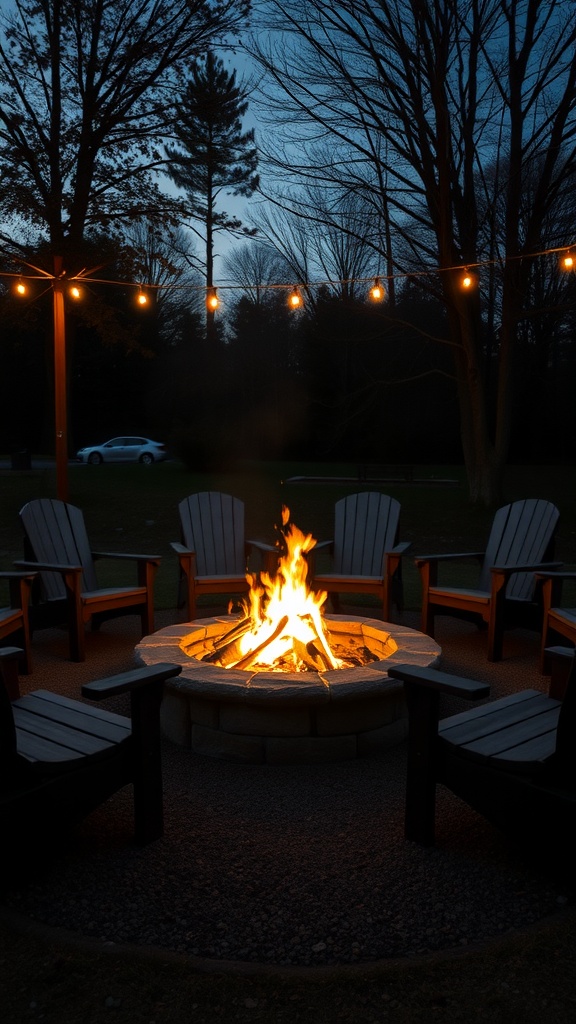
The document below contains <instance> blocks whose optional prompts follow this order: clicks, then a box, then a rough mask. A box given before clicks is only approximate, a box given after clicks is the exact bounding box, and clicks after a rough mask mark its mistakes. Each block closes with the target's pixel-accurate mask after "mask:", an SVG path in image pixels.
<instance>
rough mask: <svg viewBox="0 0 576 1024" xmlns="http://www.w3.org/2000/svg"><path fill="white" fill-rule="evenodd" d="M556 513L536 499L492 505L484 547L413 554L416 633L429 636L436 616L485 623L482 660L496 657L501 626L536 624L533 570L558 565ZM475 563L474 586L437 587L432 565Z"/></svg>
mask: <svg viewBox="0 0 576 1024" xmlns="http://www.w3.org/2000/svg"><path fill="white" fill-rule="evenodd" d="M558 518H559V512H558V509H557V508H556V506H555V505H553V504H552V503H551V502H549V501H543V500H542V499H539V498H526V499H524V500H522V501H513V502H512V503H511V504H510V505H504V506H503V507H502V508H500V509H498V511H497V512H496V514H495V516H494V520H493V522H492V529H491V531H490V537H489V539H488V544H487V546H486V550H485V551H467V552H461V553H458V554H442V555H418V556H417V558H416V559H415V562H416V565H417V566H418V569H419V570H420V578H421V581H422V632H424V633H428V635H429V636H434V617H435V616H436V615H455V616H460V617H462V618H466V619H471V620H472V621H477V622H480V623H485V624H487V626H488V660H489V661H500V659H501V658H502V644H503V634H504V628H505V626H514V625H516V626H517V625H525V626H526V627H530V626H532V627H533V628H537V629H539V628H540V625H541V622H542V605H541V596H540V595H539V592H538V588H537V581H536V576H535V573H536V572H538V571H544V570H547V569H554V568H558V567H559V566H560V565H561V563H560V562H551V561H550V559H551V558H552V554H553V546H554V534H555V531H556V526H557V524H558ZM472 558H473V559H476V560H478V561H479V562H481V569H480V575H479V578H478V582H477V585H476V587H474V588H465V587H453V586H445V585H444V584H443V585H440V583H439V581H438V567H439V566H440V565H444V564H447V563H449V562H453V561H455V560H457V559H460V560H463V559H472Z"/></svg>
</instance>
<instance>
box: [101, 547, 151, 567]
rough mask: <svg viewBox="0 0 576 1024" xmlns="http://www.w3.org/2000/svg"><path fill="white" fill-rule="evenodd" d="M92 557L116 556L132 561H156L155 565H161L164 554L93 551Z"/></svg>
mask: <svg viewBox="0 0 576 1024" xmlns="http://www.w3.org/2000/svg"><path fill="white" fill-rule="evenodd" d="M91 554H92V558H94V559H96V558H116V559H119V558H120V559H124V560H127V561H132V562H154V563H155V565H157V566H158V565H160V562H161V560H162V555H134V554H130V553H126V552H124V551H92V552H91Z"/></svg>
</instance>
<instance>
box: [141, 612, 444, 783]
mask: <svg viewBox="0 0 576 1024" xmlns="http://www.w3.org/2000/svg"><path fill="white" fill-rule="evenodd" d="M233 621H234V620H233V618H231V617H230V616H221V617H218V618H210V619H198V620H196V621H194V622H190V623H178V624H177V625H174V626H168V627H166V628H165V629H161V630H159V631H158V632H157V633H153V634H151V635H150V636H146V637H144V639H143V640H142V641H141V642H140V643H139V644H138V646H137V647H136V659H137V661H138V662H139V663H140V664H143V665H151V664H156V663H158V662H161V661H168V662H172V663H176V664H179V665H181V666H182V672H181V674H180V675H179V676H178V677H177V678H175V679H170V680H168V681H167V683H166V684H165V690H164V698H163V702H162V728H163V731H164V734H165V736H166V737H167V738H168V739H170V740H172V741H173V742H174V743H177V744H180V745H182V746H185V747H189V748H190V749H192V750H194V751H196V752H197V753H199V754H206V755H208V756H210V757H216V758H220V759H222V760H227V761H235V762H238V763H254V764H258V763H268V764H297V763H302V764H311V763H317V762H329V761H343V760H348V759H351V758H356V757H361V756H363V755H366V754H370V753H374V752H376V751H378V750H382V749H384V748H386V747H389V746H393V745H395V744H397V743H399V742H400V741H401V740H403V739H404V738H405V736H406V733H407V713H406V705H405V701H404V694H403V688H402V684H401V683H399V682H398V681H397V680H393V679H390V678H389V676H388V671H387V670H388V667H389V666H390V665H392V664H399V663H401V662H408V663H410V664H414V665H421V666H428V665H434V664H436V663H437V661H438V660H439V657H440V653H441V652H440V647H439V646H438V644H437V643H436V642H435V641H434V640H432V639H431V638H430V637H429V636H426V635H425V634H423V633H419V632H417V631H416V630H414V629H409V628H408V627H405V626H397V625H392V624H390V623H385V622H381V621H379V620H377V619H362V618H346V617H344V616H337V615H326V616H325V621H326V625H327V629H328V634H329V639H330V640H331V642H333V643H336V644H337V643H339V642H341V641H343V640H346V642H347V643H351V644H352V645H354V643H355V642H356V643H358V644H359V645H364V646H366V647H367V648H368V649H369V650H370V651H371V654H372V656H373V657H376V659H377V660H375V661H371V662H369V663H368V664H366V665H363V666H361V667H356V668H345V669H335V670H330V671H326V672H293V673H281V672H263V671H260V672H254V671H240V670H236V669H226V668H220V667H219V666H216V665H213V664H210V663H209V662H206V661H203V660H202V658H203V656H204V655H205V654H206V653H208V651H209V650H210V649H211V644H210V640H211V638H212V637H215V636H219V635H221V634H222V633H224V632H225V631H226V630H227V629H229V628H230V626H231V624H232V623H233Z"/></svg>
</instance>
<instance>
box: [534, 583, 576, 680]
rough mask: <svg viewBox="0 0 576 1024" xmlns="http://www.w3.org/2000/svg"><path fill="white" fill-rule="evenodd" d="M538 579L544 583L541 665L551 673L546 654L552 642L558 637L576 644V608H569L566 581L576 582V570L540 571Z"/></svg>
mask: <svg viewBox="0 0 576 1024" xmlns="http://www.w3.org/2000/svg"><path fill="white" fill-rule="evenodd" d="M538 580H539V581H540V582H541V584H542V605H543V622H542V651H541V657H540V667H541V669H542V671H543V672H545V673H547V674H548V673H549V671H550V668H549V665H548V659H547V656H546V650H547V648H548V647H549V646H550V644H553V643H556V640H557V639H558V638H562V639H563V640H568V641H569V642H570V643H571V644H574V645H576V608H568V607H567V602H566V601H565V600H563V599H564V597H565V588H564V584H565V583H572V585H574V583H575V582H576V572H565V571H563V572H549V573H543V574H540V573H538Z"/></svg>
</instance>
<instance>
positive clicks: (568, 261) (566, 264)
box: [560, 250, 576, 271]
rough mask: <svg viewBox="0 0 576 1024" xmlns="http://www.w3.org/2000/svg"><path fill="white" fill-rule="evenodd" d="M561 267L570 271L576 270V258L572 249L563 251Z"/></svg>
mask: <svg viewBox="0 0 576 1024" xmlns="http://www.w3.org/2000/svg"><path fill="white" fill-rule="evenodd" d="M560 269H561V270H568V271H570V270H576V259H575V258H574V255H573V253H571V252H570V250H568V252H565V253H563V254H562V256H561V257H560Z"/></svg>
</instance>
